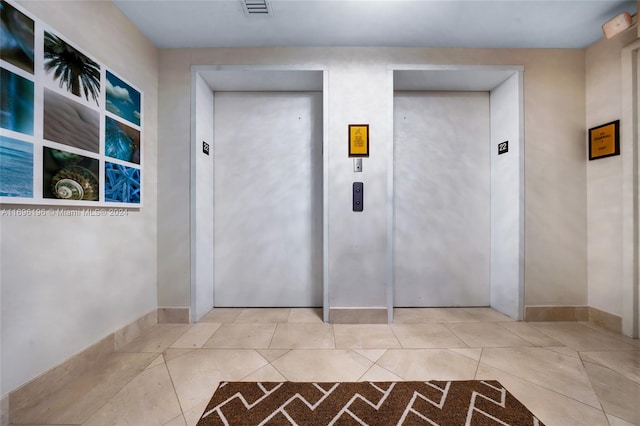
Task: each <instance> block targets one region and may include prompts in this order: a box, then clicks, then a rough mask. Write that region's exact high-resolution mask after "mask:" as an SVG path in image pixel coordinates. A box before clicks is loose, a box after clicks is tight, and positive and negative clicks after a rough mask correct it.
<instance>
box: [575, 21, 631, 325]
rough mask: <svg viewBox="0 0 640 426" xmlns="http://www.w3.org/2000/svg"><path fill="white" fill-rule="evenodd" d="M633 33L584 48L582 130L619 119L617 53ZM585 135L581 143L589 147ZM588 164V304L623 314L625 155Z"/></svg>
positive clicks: (625, 33) (618, 56) (619, 73)
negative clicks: (623, 189) (584, 78)
mask: <svg viewBox="0 0 640 426" xmlns="http://www.w3.org/2000/svg"><path fill="white" fill-rule="evenodd" d="M636 36H637V34H636V32H635V31H634V30H629V31H626V32H624V33H622V34H620V35H618V36H616V37H615V38H613V39H610V40H607V39H602V40H600V41H599V42H597V43H595V44H593V45H592V46H590V47H589V48H587V49H586V58H585V67H586V121H585V129H589V128H591V127H595V126H598V125H600V124H605V123H608V122H611V121H614V120H619V119H621V118H622V113H623V110H622V108H623V106H622V83H623V82H622V69H621V50H622V48H623V47H624V46H626V45H628V44H629V43H631V42H632V41H634V40H635V39H636ZM587 136H588V133H586V132H585V136H584V140H585V142H584V143H585V145H586V144H587ZM625 155H626V156H628V155H631V153H630V152H628V151H627V152H625V151H624V150H622V149H621V155H620V156H615V157H608V158H603V159H599V160H593V161H587V158H588V154H587V153H586V152H585V161H586V162H587V209H588V268H589V269H588V270H589V302H588V304H589V306H592V307H594V308H597V309H600V310H602V311H605V312H608V313H610V314H613V315H618V316H621V315H622V298H623V287H622V286H623V279H622V267H623V265H622V258H623V256H622V244H623V217H622V214H623V194H622V187H623V174H622V161H623V156H625Z"/></svg>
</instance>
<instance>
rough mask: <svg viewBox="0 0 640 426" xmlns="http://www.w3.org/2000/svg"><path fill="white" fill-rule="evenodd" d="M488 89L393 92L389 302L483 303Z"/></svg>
mask: <svg viewBox="0 0 640 426" xmlns="http://www.w3.org/2000/svg"><path fill="white" fill-rule="evenodd" d="M489 114H490V110H489V93H488V92H396V94H395V96H394V138H395V140H394V146H395V148H394V149H395V152H394V305H395V306H399V307H410V306H413V307H444V306H489V303H490V267H491V265H490V260H491V259H490V243H491V233H490V217H491V216H490V213H491V212H490V201H491V200H490V197H491V179H490V157H489V155H490V146H489V142H490V115H489Z"/></svg>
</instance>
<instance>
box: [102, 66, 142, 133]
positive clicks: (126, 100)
mask: <svg viewBox="0 0 640 426" xmlns="http://www.w3.org/2000/svg"><path fill="white" fill-rule="evenodd" d="M106 77H107V79H106V80H107V81H106V92H107V104H106V108H107V111H109V112H111V113H112V114H115V115H117V116H118V117H122V118H124V119H125V120H127V121H129V122H131V123H133V124H136V125H138V126H139V125H140V92H138V91H137V90H135V89H134V88H132V87H131V86H129V85H128V84H127V83H125V82H124V81H122V80H120V79H119V78H118V77H116V76H115V75H113V74H111V73H110V72H109V71H107V75H106Z"/></svg>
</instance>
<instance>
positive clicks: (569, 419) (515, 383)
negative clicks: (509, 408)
mask: <svg viewBox="0 0 640 426" xmlns="http://www.w3.org/2000/svg"><path fill="white" fill-rule="evenodd" d="M476 379H477V380H497V381H499V382H500V383H502V385H503V386H504V387H505V388H506V389H507V390H508V391H509V392H510V393H511V394H512V395H513V396H515V397H516V398H517V399H518V400H519V401H520V402H522V403H523V404H524V405H525V406H526V407H527V408H528V409H529V410H530V411H531V412H532V413H533V414H534V415H535V416H536V417H537V418H538V419H540V421H541V422H542V423H544V424H545V425H547V426H553V425H558V426H569V425H576V426H577V425H584V426H607V425H608V423H607V419H606V417H605V415H604V413H603V412H602V410H599V409H597V408H594V407H591V406H589V405H586V404H583V403H581V402H578V401H576V400H574V399H572V398H569V397H566V396H564V395H561V394H559V393H557V392H554V391H552V390H550V389H547V388H543V387H542V386H538V385H536V384H534V383H532V382H529V381H527V380H524V379H521V378H519V377H516V376H513V375H511V374H509V373H505V372H504V371H501V370H498V369H495V368H492V367H489V366H488V365H484V364H480V366H479V367H478V373H477V374H476Z"/></svg>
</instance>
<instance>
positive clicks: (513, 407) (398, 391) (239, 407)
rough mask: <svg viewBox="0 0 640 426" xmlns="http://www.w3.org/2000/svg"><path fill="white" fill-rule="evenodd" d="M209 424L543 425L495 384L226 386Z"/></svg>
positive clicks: (211, 408)
mask: <svg viewBox="0 0 640 426" xmlns="http://www.w3.org/2000/svg"><path fill="white" fill-rule="evenodd" d="M205 425H232V426H239V425H242V426H255V425H265V426H266V425H269V426H276V425H298V426H303V425H304V426H307V425H308V426H323V425H368V426H374V425H375V426H378V425H381V426H386V425H412V426H413V425H443V426H444V425H474V426H475V425H492V426H495V425H518V426H521V425H543V424H542V422H540V421H539V420H538V419H537V418H536V417H535V416H534V415H533V414H532V413H531V412H530V411H529V410H528V409H527V407H525V406H524V405H522V403H520V401H518V400H517V399H516V398H515V397H514V396H513V395H511V394H510V393H509V392H508V391H507V390H506V389H505V388H504V387H503V386H502V385H501V384H500V383H499V382H497V381H495V380H484V381H481V380H467V381H449V382H447V381H429V382H357V383H352V382H348V383H299V382H278V383H276V382H266V383H256V382H222V383H220V386H219V387H218V389H216V391H215V392H214V394H213V397H212V398H211V401H209V404H208V405H207V408H206V409H205V410H204V413H203V414H202V417H201V418H200V421H199V422H198V426H205Z"/></svg>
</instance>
